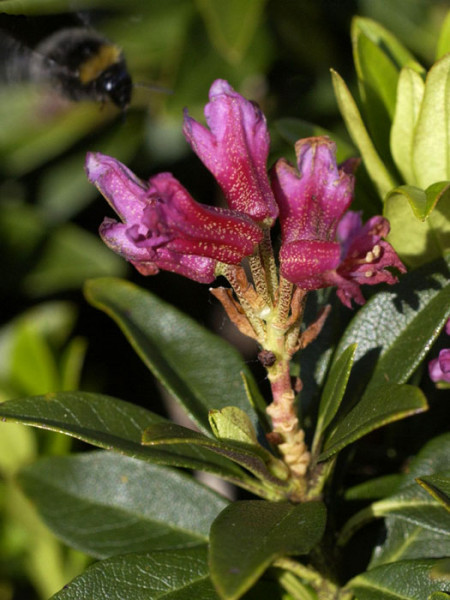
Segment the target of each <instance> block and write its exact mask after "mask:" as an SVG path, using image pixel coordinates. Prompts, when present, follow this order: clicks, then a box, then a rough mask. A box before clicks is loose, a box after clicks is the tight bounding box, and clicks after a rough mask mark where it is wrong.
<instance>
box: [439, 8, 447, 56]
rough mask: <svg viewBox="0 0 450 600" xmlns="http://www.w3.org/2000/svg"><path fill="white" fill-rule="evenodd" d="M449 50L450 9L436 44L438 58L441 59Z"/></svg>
mask: <svg viewBox="0 0 450 600" xmlns="http://www.w3.org/2000/svg"><path fill="white" fill-rule="evenodd" d="M448 52H450V11H448V13H447V16H446V17H445V20H444V24H443V25H442V27H441V32H440V34H439V40H438V43H437V46H436V60H439V59H440V58H442V57H443V56H444V55H445V54H447V53H448Z"/></svg>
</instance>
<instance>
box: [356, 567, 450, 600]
mask: <svg viewBox="0 0 450 600" xmlns="http://www.w3.org/2000/svg"><path fill="white" fill-rule="evenodd" d="M436 567H439V561H436V560H409V561H406V560H405V561H398V562H394V563H391V564H388V565H383V566H380V567H376V568H375V569H371V570H370V571H366V572H365V573H363V574H362V575H358V576H357V577H355V578H354V579H352V580H351V581H350V582H349V583H348V584H347V586H346V587H347V588H348V589H350V590H351V591H352V592H353V593H354V594H355V595H356V597H357V598H358V600H417V599H418V598H423V599H424V600H425V598H427V597H428V595H429V594H432V593H433V592H438V591H441V592H442V591H450V581H449V579H448V577H446V576H445V574H440V573H439V574H436V573H435V569H436Z"/></svg>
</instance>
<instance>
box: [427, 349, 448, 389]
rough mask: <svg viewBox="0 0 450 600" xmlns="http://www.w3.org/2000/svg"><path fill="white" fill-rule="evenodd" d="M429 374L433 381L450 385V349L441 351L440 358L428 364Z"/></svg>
mask: <svg viewBox="0 0 450 600" xmlns="http://www.w3.org/2000/svg"><path fill="white" fill-rule="evenodd" d="M428 373H429V375H430V379H431V380H432V381H445V382H447V383H450V348H444V349H443V350H441V351H440V352H439V356H438V358H435V359H433V360H431V361H430V362H429V363H428Z"/></svg>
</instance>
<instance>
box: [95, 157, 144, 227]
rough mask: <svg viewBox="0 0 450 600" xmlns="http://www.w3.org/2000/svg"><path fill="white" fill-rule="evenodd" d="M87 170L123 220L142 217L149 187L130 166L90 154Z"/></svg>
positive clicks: (110, 158) (109, 158)
mask: <svg viewBox="0 0 450 600" xmlns="http://www.w3.org/2000/svg"><path fill="white" fill-rule="evenodd" d="M85 170H86V173H87V176H88V179H89V181H90V182H91V183H93V184H94V185H95V186H96V187H97V189H98V190H99V192H100V193H101V194H102V196H104V197H105V198H106V200H107V201H108V203H109V204H110V205H111V206H112V208H113V209H114V210H115V211H116V213H117V214H118V215H119V217H120V218H121V219H122V221H128V220H129V219H130V218H133V217H134V218H135V219H139V218H140V216H141V214H142V210H143V208H144V206H145V204H144V203H145V197H146V193H147V186H146V184H145V182H143V181H141V180H140V179H138V178H137V177H136V175H135V174H134V173H133V172H132V171H130V169H128V167H126V166H125V165H123V164H122V163H121V162H119V161H118V160H116V159H114V158H112V157H110V156H106V155H105V154H101V153H100V152H88V153H87V155H86V163H85Z"/></svg>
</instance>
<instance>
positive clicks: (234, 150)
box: [183, 79, 278, 225]
mask: <svg viewBox="0 0 450 600" xmlns="http://www.w3.org/2000/svg"><path fill="white" fill-rule="evenodd" d="M209 100H210V101H209V103H208V104H207V105H206V106H205V117H206V122H207V124H208V126H209V129H208V128H207V127H204V126H203V125H201V124H200V123H198V122H197V121H195V120H194V119H192V118H191V117H189V116H188V115H187V113H186V114H185V119H184V128H183V131H184V135H185V136H186V139H187V141H188V142H189V143H190V145H191V146H192V149H193V150H194V152H195V153H196V154H197V155H198V156H199V158H200V159H201V160H202V162H203V163H204V165H205V166H206V167H207V168H208V169H209V170H210V171H211V173H212V174H213V175H214V177H215V178H216V180H217V181H218V183H219V185H220V186H221V188H222V190H223V192H224V194H225V198H226V200H227V202H228V206H229V207H230V208H231V209H234V210H238V211H240V212H243V213H245V214H247V215H249V216H251V217H252V218H253V219H254V220H255V221H258V222H264V223H265V224H267V225H271V224H272V223H273V221H274V220H275V219H276V217H277V216H278V208H277V205H276V202H275V199H274V197H273V194H272V191H271V189H270V183H269V179H268V175H267V170H266V163H267V156H268V153H269V141H270V140H269V133H268V130H267V126H266V120H265V117H264V115H263V113H262V112H261V111H260V110H259V108H258V107H257V106H256V105H255V104H254V103H252V102H250V101H249V100H246V99H245V98H244V97H243V96H241V95H240V94H238V93H237V92H235V90H234V89H233V88H232V87H231V86H230V85H229V83H227V82H226V81H224V80H223V79H218V80H216V81H215V82H214V83H213V84H212V86H211V89H210V91H209Z"/></svg>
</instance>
